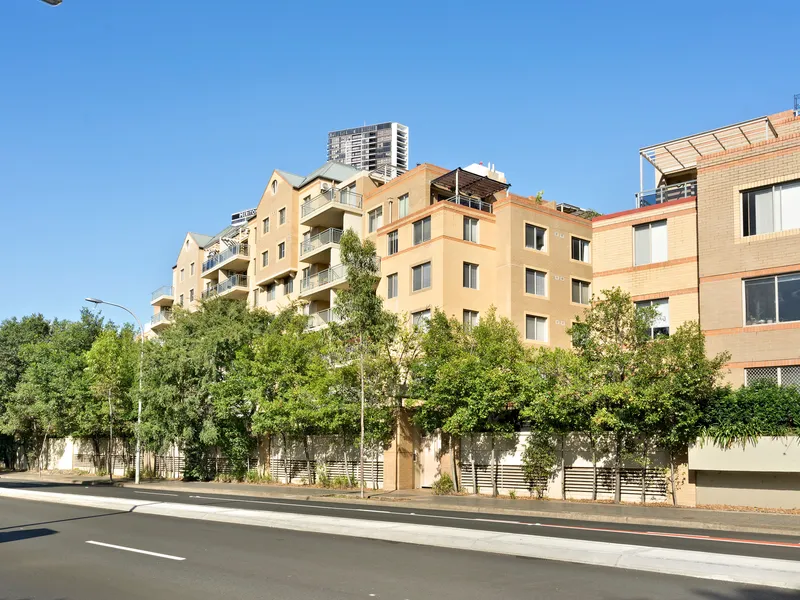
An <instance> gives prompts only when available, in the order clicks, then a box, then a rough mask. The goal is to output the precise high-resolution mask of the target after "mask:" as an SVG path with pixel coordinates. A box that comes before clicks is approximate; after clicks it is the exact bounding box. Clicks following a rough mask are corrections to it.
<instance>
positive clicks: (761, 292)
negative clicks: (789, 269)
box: [744, 273, 800, 325]
mask: <svg viewBox="0 0 800 600" xmlns="http://www.w3.org/2000/svg"><path fill="white" fill-rule="evenodd" d="M744 313H745V314H744V317H745V325H765V324H767V323H789V322H791V321H800V273H790V274H788V275H777V276H775V277H760V278H758V279H747V280H745V282H744Z"/></svg>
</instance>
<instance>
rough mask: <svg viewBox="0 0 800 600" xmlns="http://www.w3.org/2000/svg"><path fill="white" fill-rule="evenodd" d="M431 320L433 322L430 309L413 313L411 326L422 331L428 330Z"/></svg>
mask: <svg viewBox="0 0 800 600" xmlns="http://www.w3.org/2000/svg"><path fill="white" fill-rule="evenodd" d="M430 320H431V309H430V308H427V309H425V310H420V311H417V312H414V313H411V324H412V325H413V326H414V327H421V328H422V329H427V328H428V321H430Z"/></svg>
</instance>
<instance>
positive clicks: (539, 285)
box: [525, 269, 547, 296]
mask: <svg viewBox="0 0 800 600" xmlns="http://www.w3.org/2000/svg"><path fill="white" fill-rule="evenodd" d="M525 293H526V294H535V295H537V296H546V295H547V273H544V272H542V271H537V270H535V269H525Z"/></svg>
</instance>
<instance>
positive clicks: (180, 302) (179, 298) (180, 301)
mask: <svg viewBox="0 0 800 600" xmlns="http://www.w3.org/2000/svg"><path fill="white" fill-rule="evenodd" d="M178 304H180V305H181V306H183V294H181V295H180V296H179V297H178Z"/></svg>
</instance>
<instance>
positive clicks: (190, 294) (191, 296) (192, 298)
mask: <svg viewBox="0 0 800 600" xmlns="http://www.w3.org/2000/svg"><path fill="white" fill-rule="evenodd" d="M189 302H194V288H190V289H189Z"/></svg>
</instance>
